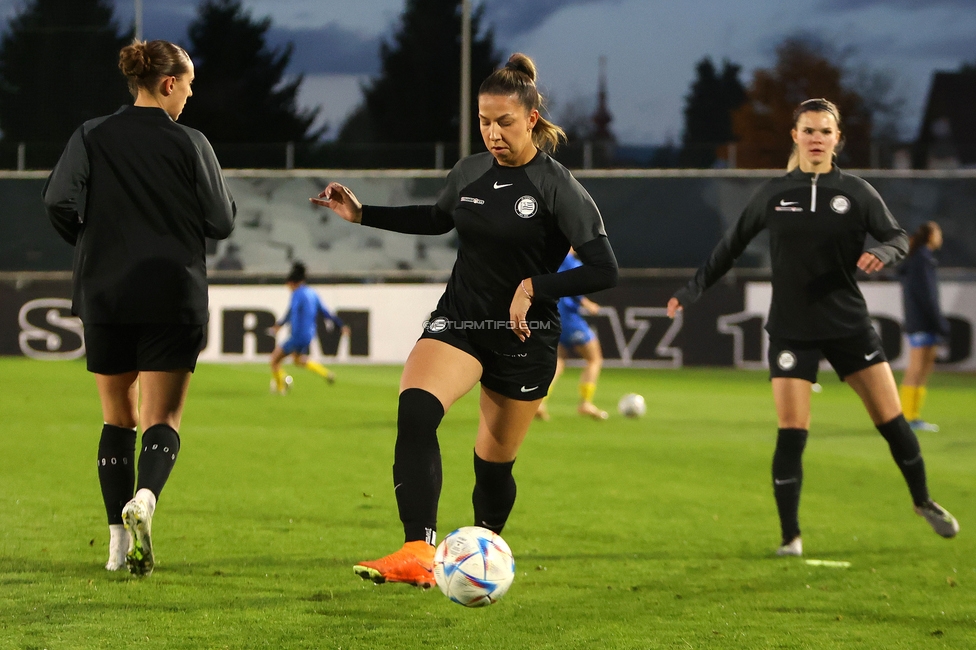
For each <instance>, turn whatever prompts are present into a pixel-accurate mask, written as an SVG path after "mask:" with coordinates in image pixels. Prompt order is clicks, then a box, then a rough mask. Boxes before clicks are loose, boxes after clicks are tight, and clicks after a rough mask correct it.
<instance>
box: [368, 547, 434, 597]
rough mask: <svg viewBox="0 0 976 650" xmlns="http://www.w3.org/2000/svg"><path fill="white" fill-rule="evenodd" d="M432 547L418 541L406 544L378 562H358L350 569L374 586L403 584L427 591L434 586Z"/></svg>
mask: <svg viewBox="0 0 976 650" xmlns="http://www.w3.org/2000/svg"><path fill="white" fill-rule="evenodd" d="M433 566H434V547H433V546H431V545H430V544H428V543H427V542H425V541H423V540H420V541H416V542H407V543H406V544H404V545H403V547H402V548H401V549H400V550H399V551H397V552H396V553H392V554H390V555H387V556H386V557H381V558H380V559H378V560H371V561H369V562H360V563H359V564H357V565H356V566H354V567H353V568H352V570H353V571H354V572H355V573H356V575H357V576H359V577H360V578H362V579H363V580H372V581H373V582H375V583H376V584H382V583H384V582H405V583H407V584H410V585H414V586H415V587H423V588H424V589H429V588H430V587H433V586H434V570H433Z"/></svg>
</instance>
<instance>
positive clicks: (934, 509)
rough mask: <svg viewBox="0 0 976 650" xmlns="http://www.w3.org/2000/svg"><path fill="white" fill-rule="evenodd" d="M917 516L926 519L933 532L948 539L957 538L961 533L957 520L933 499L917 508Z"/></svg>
mask: <svg viewBox="0 0 976 650" xmlns="http://www.w3.org/2000/svg"><path fill="white" fill-rule="evenodd" d="M915 514H917V515H918V516H919V517H925V521H927V522H929V526H931V527H932V530H934V531H935V532H936V533H938V534H939V535H941V536H942V537H945V538H946V539H950V538H952V537H955V536H956V533H958V532H959V522H958V521H956V518H955V517H953V516H952V515H951V514H950V513H949V511H948V510H946V509H945V508H943V507H942V506H940V505H939V504H938V503H936V502H935V501H933V500H932V499H929V502H928V503H926V504H925V505H922V506H915Z"/></svg>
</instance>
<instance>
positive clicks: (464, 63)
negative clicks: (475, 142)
mask: <svg viewBox="0 0 976 650" xmlns="http://www.w3.org/2000/svg"><path fill="white" fill-rule="evenodd" d="M459 137H460V142H458V152H459V153H460V157H461V158H465V157H467V156H470V155H471V0H461V132H460V134H459Z"/></svg>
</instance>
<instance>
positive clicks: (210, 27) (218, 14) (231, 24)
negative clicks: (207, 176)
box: [180, 0, 324, 164]
mask: <svg viewBox="0 0 976 650" xmlns="http://www.w3.org/2000/svg"><path fill="white" fill-rule="evenodd" d="M270 27H271V19H270V18H263V19H261V20H254V19H252V18H251V14H250V12H248V11H246V10H245V9H244V8H243V7H242V5H241V0H204V1H203V2H202V3H201V4H200V6H199V7H198V8H197V17H196V20H194V21H193V22H192V23H191V24H190V27H189V36H190V48H189V54H190V56H191V58H192V59H193V62H194V67H195V74H196V78H195V80H194V82H193V97H192V98H191V99H190V101H188V102H187V104H186V109H185V110H184V112H183V116H182V117H181V118H180V122H181V123H184V124H186V125H187V126H192V127H193V128H196V129H199V130H200V131H202V132H203V133H204V134H205V135H206V136H207V138H209V139H210V140H211V141H212V142H214V143H281V142H300V143H304V142H312V141H315V140H317V139H318V138H319V136H320V135H321V134H322V132H323V131H324V128H323V129H319V130H316V131H310V130H309V129H310V127H311V125H312V123H313V122H314V121H315V117H316V115H317V114H318V109H315V110H304V111H303V110H299V108H298V106H297V101H296V97H297V94H298V89H299V87H300V86H301V84H302V79H303V77H302V76H301V75H299V76H298V77H297V78H295V79H292V80H291V81H285V80H284V79H283V76H284V72H285V68H287V67H288V62H289V61H290V60H291V55H292V46H291V45H290V44H289V45H288V46H286V47H284V48H276V49H274V50H271V49H268V46H267V44H266V43H265V34H266V33H267V31H268V28H270ZM280 157H281V155H280V154H278V153H276V154H275V160H276V161H277V160H278V159H279V158H280ZM222 162H224V163H225V164H227V163H226V162H225V161H222Z"/></svg>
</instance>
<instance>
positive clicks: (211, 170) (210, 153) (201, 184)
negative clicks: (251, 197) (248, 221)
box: [183, 127, 237, 239]
mask: <svg viewBox="0 0 976 650" xmlns="http://www.w3.org/2000/svg"><path fill="white" fill-rule="evenodd" d="M183 132H184V133H186V134H187V136H188V137H189V138H190V142H191V143H192V144H193V148H194V151H195V153H196V155H195V156H194V166H195V168H196V193H197V199H198V200H199V201H200V209H201V210H202V212H203V220H204V234H205V235H206V236H207V237H210V238H211V239H226V238H227V237H229V236H230V234H231V232H233V230H234V218H235V217H236V216H237V204H236V203H234V197H233V196H231V193H230V190H229V189H228V188H227V182H226V181H225V180H224V174H223V172H222V171H221V170H220V163H219V162H217V155H216V154H215V153H214V150H213V147H212V146H210V141H208V140H207V138H206V137H205V136H204V135H203V134H202V133H200V132H199V131H197V130H196V129H191V128H188V127H183Z"/></svg>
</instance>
